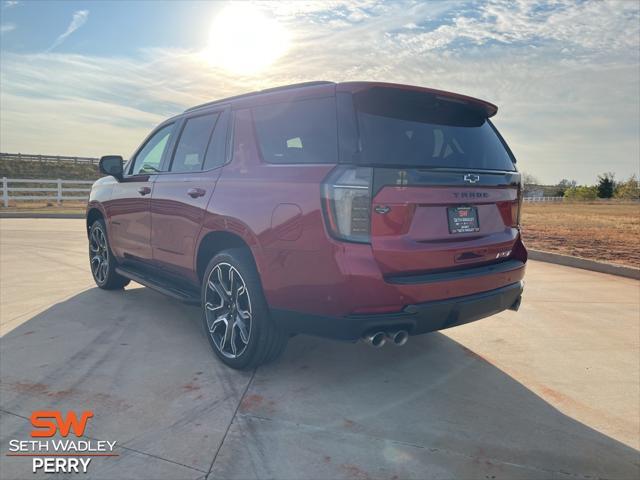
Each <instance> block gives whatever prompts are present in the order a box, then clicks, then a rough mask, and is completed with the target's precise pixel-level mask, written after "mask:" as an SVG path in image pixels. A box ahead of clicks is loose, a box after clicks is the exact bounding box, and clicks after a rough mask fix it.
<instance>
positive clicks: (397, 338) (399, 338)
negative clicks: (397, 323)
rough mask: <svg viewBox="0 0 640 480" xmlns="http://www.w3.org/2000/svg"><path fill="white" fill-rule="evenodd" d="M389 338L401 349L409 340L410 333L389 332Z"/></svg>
mask: <svg viewBox="0 0 640 480" xmlns="http://www.w3.org/2000/svg"><path fill="white" fill-rule="evenodd" d="M387 338H388V339H389V340H390V341H391V342H393V344H394V345H395V346H396V347H401V346H402V345H404V344H405V343H407V341H408V340H409V332H407V331H406V330H392V331H390V332H387Z"/></svg>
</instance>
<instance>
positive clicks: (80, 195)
mask: <svg viewBox="0 0 640 480" xmlns="http://www.w3.org/2000/svg"><path fill="white" fill-rule="evenodd" d="M93 182H94V180H61V179H59V178H58V179H56V180H50V179H32V178H7V177H2V203H3V205H4V207H5V208H6V207H8V206H9V201H13V200H16V201H17V200H55V201H56V202H57V203H58V204H60V203H62V202H63V201H65V200H75V201H78V200H87V198H89V192H90V191H91V188H89V187H88V185H91V184H92V183H93ZM16 184H17V185H18V186H17V187H14V186H12V185H16ZM31 185H38V186H36V187H33V186H31ZM80 185H87V187H80ZM16 193H17V195H15V194H16ZM12 194H13V195H12ZM69 194H71V195H69Z"/></svg>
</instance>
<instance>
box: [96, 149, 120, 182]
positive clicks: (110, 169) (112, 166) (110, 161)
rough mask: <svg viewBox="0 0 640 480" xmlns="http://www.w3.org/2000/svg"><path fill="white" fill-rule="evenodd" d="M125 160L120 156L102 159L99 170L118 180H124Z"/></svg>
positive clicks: (108, 156)
mask: <svg viewBox="0 0 640 480" xmlns="http://www.w3.org/2000/svg"><path fill="white" fill-rule="evenodd" d="M123 165H124V160H123V159H122V157H121V156H120V155H106V156H104V157H102V158H101V159H100V163H99V164H98V168H99V169H100V171H101V172H102V173H104V174H105V175H111V176H113V177H115V178H116V180H118V181H120V180H122V175H123V173H124V172H123Z"/></svg>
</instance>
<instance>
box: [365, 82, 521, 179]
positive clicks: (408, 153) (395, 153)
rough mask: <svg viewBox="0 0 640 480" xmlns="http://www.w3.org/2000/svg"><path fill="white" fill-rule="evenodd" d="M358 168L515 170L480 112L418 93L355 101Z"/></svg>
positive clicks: (387, 92)
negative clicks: (363, 166)
mask: <svg viewBox="0 0 640 480" xmlns="http://www.w3.org/2000/svg"><path fill="white" fill-rule="evenodd" d="M354 102H355V106H356V116H357V121H358V130H359V149H360V153H359V155H358V156H357V157H358V161H359V163H366V164H371V165H390V166H395V165H397V166H416V167H425V168H428V167H454V168H474V169H486V170H514V165H513V162H512V159H511V157H510V155H509V152H508V151H507V149H506V148H505V146H504V145H503V143H502V141H501V140H500V138H499V137H498V135H497V133H496V131H495V130H494V128H493V126H492V125H491V123H490V122H489V120H487V119H486V118H485V116H484V114H483V112H481V111H480V110H474V109H473V107H470V106H469V105H466V104H464V103H462V102H459V101H457V100H450V99H446V98H442V97H438V96H436V95H432V94H425V93H422V92H411V91H398V90H393V89H372V90H368V91H365V92H363V93H361V94H357V95H356V96H355V97H354Z"/></svg>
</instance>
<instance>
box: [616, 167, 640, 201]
mask: <svg viewBox="0 0 640 480" xmlns="http://www.w3.org/2000/svg"><path fill="white" fill-rule="evenodd" d="M614 197H615V198H620V199H624V200H640V184H638V177H636V175H635V173H634V174H633V175H631V176H630V177H629V179H628V180H627V181H625V182H620V183H619V184H618V185H617V186H616V191H615V194H614Z"/></svg>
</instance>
